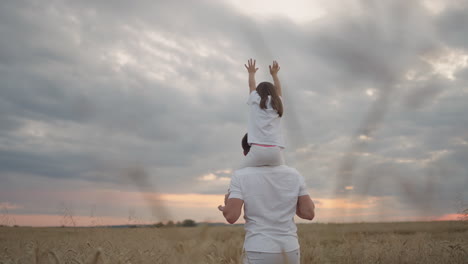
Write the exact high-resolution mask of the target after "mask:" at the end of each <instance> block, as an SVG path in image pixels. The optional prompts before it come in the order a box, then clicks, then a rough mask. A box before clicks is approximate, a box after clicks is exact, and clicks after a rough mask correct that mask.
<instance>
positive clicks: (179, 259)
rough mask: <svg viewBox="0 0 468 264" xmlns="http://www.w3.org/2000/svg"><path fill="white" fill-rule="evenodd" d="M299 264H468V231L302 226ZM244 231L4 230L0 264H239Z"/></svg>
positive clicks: (429, 225) (465, 226) (426, 225)
mask: <svg viewBox="0 0 468 264" xmlns="http://www.w3.org/2000/svg"><path fill="white" fill-rule="evenodd" d="M298 229H299V230H298V235H299V240H300V244H301V263H437V264H440V263H468V223H466V222H461V221H453V222H409V223H358V224H300V225H298ZM243 237H244V231H243V227H242V226H216V227H209V226H202V225H200V226H198V227H193V228H188V227H174V228H120V229H119V228H71V227H70V228H68V227H65V228H28V227H1V228H0V264H11V263H15V264H16V263H23V264H24V263H33V264H43V263H73V264H79V263H83V264H85V263H86V264H87V263H89V264H91V263H93V264H94V263H109V264H118V263H122V264H124V263H125V264H130V263H165V264H170V263H190V264H196V263H208V264H209V263H226V264H227V263H229V264H235V263H241V259H242V242H243Z"/></svg>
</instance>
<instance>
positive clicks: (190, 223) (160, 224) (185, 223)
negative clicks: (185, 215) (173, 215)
mask: <svg viewBox="0 0 468 264" xmlns="http://www.w3.org/2000/svg"><path fill="white" fill-rule="evenodd" d="M153 226H154V227H194V226H197V222H195V220H192V219H185V220H184V221H182V222H180V221H177V222H176V223H174V221H172V220H170V221H168V222H167V223H166V224H164V223H163V222H158V223H155V224H154V225H153Z"/></svg>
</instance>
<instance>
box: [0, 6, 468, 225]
mask: <svg viewBox="0 0 468 264" xmlns="http://www.w3.org/2000/svg"><path fill="white" fill-rule="evenodd" d="M467 13H468V1H466V0H460V1H458V0H451V1H442V0H433V1H429V0H425V1H422V0H419V1H418V0H414V1H403V0H393V1H371V0H362V1H359V0H354V1H351V0H328V1H325V0H317V1H306V0H294V1H293V0H291V1H264V0H249V1H235V0H225V1H214V0H213V1H209V0H200V1H198V0H197V1H183V0H181V1H169V0H168V1H161V0H157V1H149V0H142V1H137V2H134V1H123V0H116V1H102V0H94V1H79V0H77V1H66V0H46V1H38V0H5V1H1V2H0V36H1V37H0V80H1V81H0V124H1V125H0V224H4V225H5V224H6V225H12V224H18V225H33V226H57V225H80V226H85V225H98V224H134V223H154V222H159V221H168V220H174V221H182V220H184V219H194V220H196V221H197V222H202V221H208V222H223V221H224V219H223V217H222V215H221V213H220V212H219V211H218V210H217V206H218V205H219V204H221V203H222V201H223V198H224V194H225V193H226V190H227V188H228V186H229V181H230V176H231V174H232V172H233V171H234V170H236V169H237V168H239V165H240V164H241V161H242V158H243V155H242V149H241V146H240V141H241V138H242V136H243V135H244V133H245V132H246V127H247V114H248V113H247V106H246V101H247V97H248V85H247V72H246V69H245V68H244V64H245V63H246V62H247V60H248V59H249V58H255V59H256V60H257V64H258V67H259V70H258V73H257V82H260V81H271V77H270V76H269V72H268V65H269V64H271V62H272V61H273V60H277V61H278V62H279V64H280V66H281V70H280V72H279V77H280V80H281V82H282V84H283V97H284V104H285V114H284V117H283V121H282V123H283V127H284V131H285V138H286V142H287V147H286V149H285V150H284V155H285V158H286V163H287V164H288V165H289V166H291V167H294V168H296V169H297V170H298V171H299V172H300V173H301V174H302V175H303V176H304V178H305V179H306V183H307V186H308V190H309V193H310V196H311V197H312V199H313V200H314V202H315V203H316V207H317V208H316V218H315V219H314V221H316V222H362V221H368V222H376V221H377V222H378V221H417V220H447V219H457V218H458V217H459V215H458V213H459V212H460V211H461V210H463V209H465V208H468V192H467V191H466V190H467V189H468V163H467V161H468V116H467V114H466V113H467V112H468V104H467V102H468V35H467V34H466V30H467V29H468V17H467V16H466V14H467ZM296 220H297V221H298V222H303V221H302V220H300V219H296ZM241 222H242V219H241Z"/></svg>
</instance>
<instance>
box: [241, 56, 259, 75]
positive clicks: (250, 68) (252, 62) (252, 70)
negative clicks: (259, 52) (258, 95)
mask: <svg viewBox="0 0 468 264" xmlns="http://www.w3.org/2000/svg"><path fill="white" fill-rule="evenodd" d="M256 62H257V61H256V60H252V59H249V60H248V61H247V64H248V66H247V64H244V66H245V68H246V69H247V71H248V72H249V74H252V73H253V74H255V73H256V72H257V70H258V68H255V63H256Z"/></svg>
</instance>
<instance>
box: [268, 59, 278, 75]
mask: <svg viewBox="0 0 468 264" xmlns="http://www.w3.org/2000/svg"><path fill="white" fill-rule="evenodd" d="M268 67H270V74H271V75H276V74H278V72H279V70H280V66H279V64H278V62H277V61H273V66H272V65H269V66H268Z"/></svg>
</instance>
